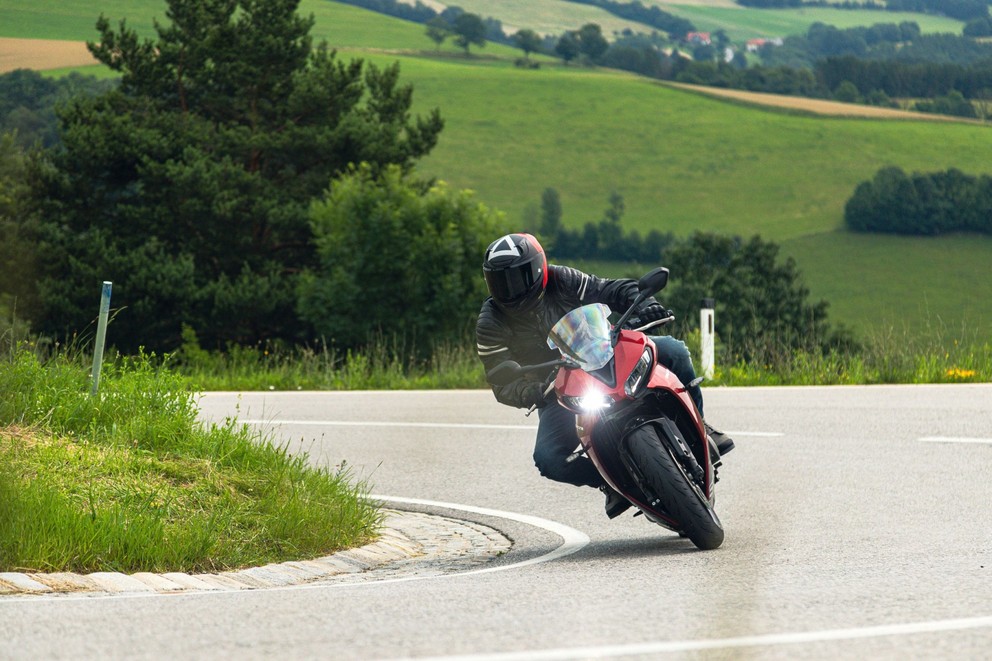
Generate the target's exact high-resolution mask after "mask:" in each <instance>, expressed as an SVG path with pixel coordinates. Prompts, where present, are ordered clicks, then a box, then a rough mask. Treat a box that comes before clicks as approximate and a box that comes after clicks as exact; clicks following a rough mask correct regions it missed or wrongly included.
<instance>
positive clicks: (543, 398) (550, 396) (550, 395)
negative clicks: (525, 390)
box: [534, 370, 558, 408]
mask: <svg viewBox="0 0 992 661" xmlns="http://www.w3.org/2000/svg"><path fill="white" fill-rule="evenodd" d="M557 376H558V370H551V374H549V375H548V376H547V378H545V379H544V383H542V384H541V389H540V390H539V391H538V392H537V395H536V397H535V398H534V399H535V404H534V406H536V407H537V408H541V407H543V406H544V405H546V404H547V403H548V402H552V401H554V400H555V398H556V397H557V396H556V395H555V389H554V388H551V391H550V392H548V389H549V388H550V386H551V384H552V383H554V382H555V377H557ZM545 393H547V394H545Z"/></svg>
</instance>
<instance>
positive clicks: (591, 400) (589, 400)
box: [565, 392, 613, 411]
mask: <svg viewBox="0 0 992 661" xmlns="http://www.w3.org/2000/svg"><path fill="white" fill-rule="evenodd" d="M565 405H566V406H568V408H571V409H579V410H580V411H601V410H603V409H608V408H610V407H611V406H613V400H612V399H611V398H610V396H609V395H606V394H603V393H601V392H596V393H589V394H587V395H583V396H581V397H565Z"/></svg>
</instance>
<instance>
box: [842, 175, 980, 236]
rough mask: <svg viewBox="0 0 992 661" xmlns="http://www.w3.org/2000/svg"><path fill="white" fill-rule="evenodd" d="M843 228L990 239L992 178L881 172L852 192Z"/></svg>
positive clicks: (861, 230) (845, 212)
mask: <svg viewBox="0 0 992 661" xmlns="http://www.w3.org/2000/svg"><path fill="white" fill-rule="evenodd" d="M844 222H845V223H846V224H847V226H848V227H849V228H850V229H852V230H854V231H857V232H885V233H891V234H918V235H936V234H944V233H947V232H960V231H972V232H983V233H986V234H992V177H989V176H987V175H982V176H980V177H973V176H970V175H966V174H964V173H963V172H961V171H960V170H957V169H954V168H952V169H950V170H947V171H946V172H932V173H919V172H917V173H913V174H912V175H907V174H906V173H905V172H903V171H902V169H900V168H897V167H886V168H882V169H881V170H879V171H878V172H877V173H876V174H875V177H874V178H873V179H872V180H871V181H865V182H862V183H861V184H859V185H858V187H857V188H856V189H855V191H854V194H853V195H852V196H851V198H850V199H849V200H848V201H847V204H846V205H845V207H844Z"/></svg>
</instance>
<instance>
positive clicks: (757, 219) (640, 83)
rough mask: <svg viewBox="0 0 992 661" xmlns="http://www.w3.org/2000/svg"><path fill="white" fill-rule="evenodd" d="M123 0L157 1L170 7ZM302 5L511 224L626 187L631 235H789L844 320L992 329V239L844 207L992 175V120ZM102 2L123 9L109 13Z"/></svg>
mask: <svg viewBox="0 0 992 661" xmlns="http://www.w3.org/2000/svg"><path fill="white" fill-rule="evenodd" d="M36 4H37V5H39V6H41V7H44V6H46V5H48V3H36ZM111 4H113V3H99V2H97V1H96V0H84V1H82V2H77V3H74V4H73V6H72V12H68V13H66V14H59V13H58V12H57V11H54V10H53V11H51V12H41V13H44V14H46V15H47V16H48V17H49V18H48V20H47V21H43V22H42V23H44V25H42V24H40V23H39V24H35V25H34V27H33V28H31V30H36V31H35V32H32V31H26V32H24V31H22V32H20V33H18V34H9V35H8V36H20V37H29V36H37V37H41V36H52V34H51V33H47V34H46V33H44V32H43V29H44V30H56V29H59V30H63V32H61V33H59V34H62V35H63V38H67V37H65V35H67V34H68V31H69V29H70V28H72V26H75V27H74V28H72V29H76V30H82V31H84V32H85V30H86V29H87V28H86V26H85V24H84V22H83V21H82V20H81V19H80V18H79V16H80V15H84V14H85V12H82V10H80V6H82V5H89V6H90V8H91V10H92V8H95V7H98V6H105V7H107V6H110V5H111ZM52 6H54V5H52ZM122 6H123V3H121V2H118V3H116V5H115V7H116V8H117V9H118V10H119V9H121V7H122ZM128 6H130V7H131V8H132V10H135V9H134V8H143V9H144V11H149V10H150V9H151V8H154V7H157V6H164V3H161V2H151V1H150V0H140V1H138V2H133V3H129V4H128ZM18 7H19V8H20V9H18ZM28 7H31V5H29V4H28V3H26V2H22V0H8V2H5V3H4V5H3V8H2V9H0V26H3V29H4V30H8V29H9V25H10V24H9V23H8V22H6V21H5V20H4V19H5V18H6V17H7V16H10V15H12V14H18V12H20V13H19V14H18V15H20V16H21V17H23V16H25V15H27V14H28V13H29V12H28V10H27V9H26V8H28ZM303 9H304V11H307V12H311V11H312V12H313V13H314V14H315V15H316V16H317V26H316V28H315V30H314V34H315V35H316V36H318V37H325V38H328V39H329V41H330V42H331V44H332V45H335V46H341V47H345V48H347V49H349V53H348V54H347V55H346V56H348V57H350V56H351V54H352V53H361V55H362V56H363V57H367V58H368V59H370V60H372V61H374V62H377V63H380V64H385V63H389V62H392V61H396V60H397V59H399V61H400V62H401V66H402V77H403V79H404V80H405V81H407V82H410V83H412V84H413V85H414V89H415V95H414V96H415V102H416V106H417V108H418V110H419V111H421V112H422V111H424V110H426V109H428V108H433V107H439V108H440V109H441V113H442V115H443V117H444V118H445V120H446V128H445V130H444V132H443V133H442V134H441V139H440V143H439V145H438V147H437V149H436V150H435V151H434V152H433V153H432V154H431V155H430V156H429V157H428V158H426V159H424V160H423V161H422V162H421V164H420V166H419V170H420V172H421V173H422V174H424V175H428V176H436V177H438V178H441V179H445V180H447V181H449V182H450V183H451V184H452V185H453V186H455V187H458V188H469V189H473V190H475V191H476V192H477V194H478V197H479V199H480V200H481V201H482V202H484V203H485V204H487V205H489V206H492V207H495V208H498V209H501V210H503V211H505V212H506V214H507V216H508V217H509V218H510V219H513V220H518V221H520V222H522V220H523V218H524V217H525V213H526V211H527V209H528V208H530V209H534V208H536V207H537V205H538V204H539V202H540V195H541V192H542V191H543V190H544V189H545V188H547V187H553V188H556V189H557V190H558V191H559V193H560V195H561V198H562V203H563V207H564V215H565V216H564V220H565V223H566V224H567V225H569V226H572V227H579V226H581V225H583V224H585V223H586V222H589V221H596V220H599V219H600V218H601V217H602V211H603V209H604V208H605V207H606V205H607V199H608V196H609V195H610V193H611V192H612V191H617V192H619V193H620V194H622V195H623V197H624V200H625V203H626V215H625V216H624V220H623V223H624V225H625V226H626V227H627V228H630V229H634V228H636V229H638V230H641V231H642V232H643V231H645V230H648V229H652V228H656V229H659V230H661V231H672V232H675V233H676V234H678V235H686V234H688V233H690V232H692V231H694V230H697V229H698V230H711V231H719V232H726V233H734V234H740V235H744V236H750V235H752V234H760V235H762V236H763V237H764V238H766V239H770V240H774V241H776V242H780V243H781V244H782V246H783V252H784V253H785V254H789V255H793V256H795V258H796V259H797V261H798V262H799V265H800V268H801V269H802V270H803V272H804V273H805V276H806V280H807V283H808V284H809V285H810V288H811V290H812V293H813V296H814V297H815V298H826V299H827V300H829V301H830V302H831V310H832V315H831V316H832V318H834V319H837V320H839V321H844V322H845V323H847V324H849V325H851V326H854V327H856V328H860V329H865V328H867V327H868V326H870V325H873V324H876V323H878V322H881V323H883V324H898V325H900V326H901V325H902V324H903V323H904V319H906V315H916V316H919V315H920V314H921V313H924V312H925V313H926V316H927V318H928V320H929V321H930V322H937V321H939V322H941V323H944V324H946V325H947V326H948V327H950V328H960V327H961V325H962V323H965V322H967V323H969V324H973V325H975V326H976V327H977V328H978V329H979V330H980V332H982V333H984V334H985V335H986V336H987V335H988V334H990V333H992V313H990V312H988V311H987V307H988V302H989V301H992V279H990V278H989V277H988V275H987V274H988V272H989V265H990V264H992V240H989V239H987V238H985V237H980V238H975V237H948V238H940V239H908V238H898V237H883V236H873V235H853V234H849V233H847V232H845V231H843V230H842V224H843V207H844V203H845V202H846V200H847V199H848V197H850V195H851V193H852V192H853V190H854V187H855V186H856V185H857V184H858V183H859V182H861V181H863V180H866V179H868V178H870V177H871V176H873V174H874V173H875V172H876V171H877V170H878V169H879V168H881V167H883V166H886V165H898V166H900V167H902V168H903V169H905V170H907V171H914V170H921V171H934V170H940V169H946V168H949V167H956V168H959V169H961V170H963V171H965V172H967V173H970V174H979V173H992V163H990V162H989V160H988V154H989V153H990V150H992V129H989V128H986V127H983V126H978V125H971V124H964V123H960V124H957V123H937V122H926V121H882V120H858V119H840V118H825V117H815V116H809V115H800V114H796V113H791V114H790V113H785V112H779V111H770V110H763V109H760V108H756V107H747V106H741V105H737V104H732V103H728V102H723V101H718V100H715V99H711V98H707V97H703V96H699V95H694V94H690V93H686V92H682V91H679V90H674V89H671V88H668V87H665V86H664V85H661V84H658V83H656V82H653V81H649V80H646V79H643V78H638V77H635V76H632V75H626V74H621V73H617V72H609V71H602V70H600V71H594V70H588V69H580V68H578V67H574V66H573V67H561V66H543V67H542V68H541V69H539V70H521V69H517V68H515V67H513V66H512V64H510V62H509V59H510V58H512V57H515V54H514V53H513V51H511V50H509V49H503V50H502V51H500V50H498V49H497V48H495V47H494V46H493V45H489V46H487V48H486V51H485V52H486V53H487V54H499V53H504V54H507V55H508V57H507V59H506V60H502V61H500V60H493V59H491V58H487V59H479V58H473V59H471V60H465V59H464V58H460V57H455V56H452V55H451V54H450V52H449V54H446V55H445V56H444V57H433V56H430V57H423V56H421V57H416V56H414V55H415V54H413V53H408V54H404V55H402V56H399V55H395V54H386V53H382V52H381V50H380V49H406V48H412V49H414V50H422V51H424V52H423V53H421V54H420V55H425V54H426V55H429V54H430V50H431V48H432V44H430V42H429V41H428V40H427V39H426V37H424V36H423V31H422V28H421V26H418V25H415V24H412V23H407V22H404V21H398V20H395V19H389V18H386V17H382V16H379V15H377V14H373V13H371V12H366V11H363V10H359V9H355V8H352V7H347V6H343V5H339V4H337V3H332V2H326V1H325V0H309V1H304V3H303ZM696 9H699V8H696ZM710 9H711V10H712V8H710ZM152 10H153V9H152ZM726 11H735V12H739V13H745V12H744V10H736V9H735V10H726ZM105 12H106V13H107V14H108V15H115V12H114V10H113V9H111V8H108V9H105ZM97 13H98V12H97ZM759 13H762V14H763V13H764V12H759ZM834 13H837V14H844V15H845V16H853V15H856V14H858V13H859V12H840V11H838V12H834ZM871 15H872V16H875V15H876V14H875V13H871ZM877 15H882V16H886V17H889V16H892V15H891V14H888V13H878V14H877ZM59 17H61V18H59ZM21 24H22V25H28V22H24V21H22V23H21ZM135 24H136V25H140V24H141V23H140V21H137V20H136V21H135ZM59 25H61V26H62V27H58V26H59ZM149 25H150V23H149ZM23 29H24V30H28V28H27V27H25V28H23ZM74 38H86V35H85V34H82V35H78V36H76V37H74ZM373 45H374V46H376V48H375V49H373V48H372V46H373ZM449 48H450V47H449ZM352 49H354V50H352ZM921 306H922V307H921Z"/></svg>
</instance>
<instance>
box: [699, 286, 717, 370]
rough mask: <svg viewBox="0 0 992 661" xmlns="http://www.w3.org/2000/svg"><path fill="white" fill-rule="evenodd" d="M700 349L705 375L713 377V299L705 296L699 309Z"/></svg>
mask: <svg viewBox="0 0 992 661" xmlns="http://www.w3.org/2000/svg"><path fill="white" fill-rule="evenodd" d="M699 351H700V353H701V354H702V357H701V358H702V364H701V367H702V370H703V376H705V377H706V378H707V379H712V378H713V365H714V362H715V355H714V351H713V299H712V298H704V299H703V301H702V306H701V308H700V310H699Z"/></svg>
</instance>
